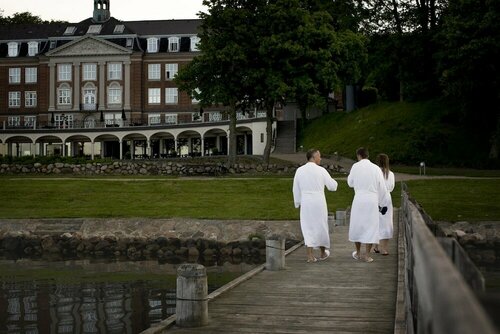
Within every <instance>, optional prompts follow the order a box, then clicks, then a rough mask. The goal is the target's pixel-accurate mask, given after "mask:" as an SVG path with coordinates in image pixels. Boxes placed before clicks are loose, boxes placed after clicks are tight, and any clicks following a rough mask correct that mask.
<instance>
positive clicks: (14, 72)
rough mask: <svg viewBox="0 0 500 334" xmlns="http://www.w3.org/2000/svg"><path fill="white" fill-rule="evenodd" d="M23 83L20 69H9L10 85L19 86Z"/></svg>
mask: <svg viewBox="0 0 500 334" xmlns="http://www.w3.org/2000/svg"><path fill="white" fill-rule="evenodd" d="M20 82H21V69H20V68H19V67H12V68H9V83H10V84H18V83H20Z"/></svg>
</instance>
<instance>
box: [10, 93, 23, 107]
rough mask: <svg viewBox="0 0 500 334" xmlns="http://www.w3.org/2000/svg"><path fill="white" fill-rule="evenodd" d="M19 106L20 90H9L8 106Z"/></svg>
mask: <svg viewBox="0 0 500 334" xmlns="http://www.w3.org/2000/svg"><path fill="white" fill-rule="evenodd" d="M20 106H21V92H9V108H19V107H20Z"/></svg>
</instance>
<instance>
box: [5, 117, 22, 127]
mask: <svg viewBox="0 0 500 334" xmlns="http://www.w3.org/2000/svg"><path fill="white" fill-rule="evenodd" d="M7 125H8V126H21V116H9V117H8V118H7Z"/></svg>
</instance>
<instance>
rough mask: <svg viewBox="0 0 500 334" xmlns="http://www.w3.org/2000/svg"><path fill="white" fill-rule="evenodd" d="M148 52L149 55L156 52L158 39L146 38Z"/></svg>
mask: <svg viewBox="0 0 500 334" xmlns="http://www.w3.org/2000/svg"><path fill="white" fill-rule="evenodd" d="M148 52H149V53H155V52H158V38H156V37H151V38H148Z"/></svg>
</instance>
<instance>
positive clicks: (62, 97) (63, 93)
mask: <svg viewBox="0 0 500 334" xmlns="http://www.w3.org/2000/svg"><path fill="white" fill-rule="evenodd" d="M57 103H58V104H59V105H71V89H70V88H69V87H67V86H62V87H61V88H59V89H58V90H57Z"/></svg>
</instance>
